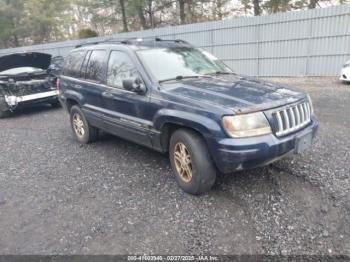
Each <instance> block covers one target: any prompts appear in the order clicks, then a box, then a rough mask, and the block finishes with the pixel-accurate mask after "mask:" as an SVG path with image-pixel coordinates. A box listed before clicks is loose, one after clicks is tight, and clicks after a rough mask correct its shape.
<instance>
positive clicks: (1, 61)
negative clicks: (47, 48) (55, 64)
mask: <svg viewBox="0 0 350 262" xmlns="http://www.w3.org/2000/svg"><path fill="white" fill-rule="evenodd" d="M50 63H51V55H50V54H45V53H35V52H33V53H29V52H28V53H15V54H10V55H5V56H1V57H0V72H2V71H5V70H8V69H13V68H17V67H36V68H41V69H43V70H46V69H47V68H48V67H49V65H50Z"/></svg>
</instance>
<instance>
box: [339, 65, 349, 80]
mask: <svg viewBox="0 0 350 262" xmlns="http://www.w3.org/2000/svg"><path fill="white" fill-rule="evenodd" d="M340 80H342V81H346V82H350V61H348V62H346V63H345V64H344V65H343V68H342V70H341V73H340Z"/></svg>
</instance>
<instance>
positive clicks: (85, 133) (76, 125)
mask: <svg viewBox="0 0 350 262" xmlns="http://www.w3.org/2000/svg"><path fill="white" fill-rule="evenodd" d="M70 120H71V126H72V130H73V134H74V136H75V138H76V140H77V141H78V142H79V143H82V144H88V143H91V142H94V141H96V139H97V137H98V129H97V128H96V127H93V126H91V125H90V124H89V123H88V121H87V120H86V118H85V116H84V113H83V112H82V111H81V109H80V108H79V107H78V106H76V105H75V106H73V107H72V108H71V110H70Z"/></svg>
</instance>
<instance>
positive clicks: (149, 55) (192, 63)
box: [137, 47, 232, 81]
mask: <svg viewBox="0 0 350 262" xmlns="http://www.w3.org/2000/svg"><path fill="white" fill-rule="evenodd" d="M137 53H138V55H139V57H140V58H141V60H142V62H143V63H144V64H145V66H146V67H147V68H148V69H149V70H150V71H151V73H152V75H153V76H154V77H155V78H156V79H157V80H158V81H164V80H167V79H176V78H179V77H180V76H181V77H189V76H198V75H210V74H215V73H217V72H224V73H232V70H231V69H230V68H229V67H227V66H226V65H225V64H224V63H222V62H221V61H219V60H218V59H217V58H216V57H215V56H213V55H212V54H210V53H208V52H206V51H204V50H202V49H196V48H191V47H171V48H157V49H147V50H140V51H137Z"/></svg>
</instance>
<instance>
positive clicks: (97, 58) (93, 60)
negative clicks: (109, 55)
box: [85, 50, 106, 82]
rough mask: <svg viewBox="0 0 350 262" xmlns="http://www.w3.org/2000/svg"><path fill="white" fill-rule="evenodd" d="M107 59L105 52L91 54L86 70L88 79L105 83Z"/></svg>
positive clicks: (95, 51)
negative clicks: (104, 67) (104, 70)
mask: <svg viewBox="0 0 350 262" xmlns="http://www.w3.org/2000/svg"><path fill="white" fill-rule="evenodd" d="M105 57H106V51H105V50H94V51H92V52H91V55H90V60H89V63H88V65H87V68H86V75H85V78H86V79H88V80H92V81H94V82H102V81H103V66H104V61H105Z"/></svg>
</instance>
